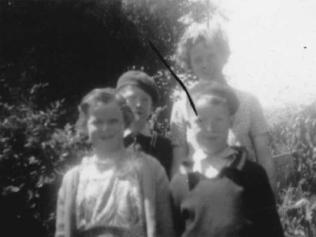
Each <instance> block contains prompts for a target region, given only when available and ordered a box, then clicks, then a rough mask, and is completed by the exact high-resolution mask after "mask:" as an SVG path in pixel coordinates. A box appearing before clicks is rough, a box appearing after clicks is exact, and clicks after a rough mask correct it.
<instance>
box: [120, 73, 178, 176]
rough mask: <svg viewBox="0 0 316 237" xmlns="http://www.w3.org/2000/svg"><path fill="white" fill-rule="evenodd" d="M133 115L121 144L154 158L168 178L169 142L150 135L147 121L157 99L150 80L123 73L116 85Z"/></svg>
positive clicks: (139, 74)
mask: <svg viewBox="0 0 316 237" xmlns="http://www.w3.org/2000/svg"><path fill="white" fill-rule="evenodd" d="M116 89H117V91H118V93H119V94H120V95H121V96H122V97H124V98H125V99H126V101H127V104H128V106H129V107H130V108H131V110H132V112H133V114H134V122H133V123H132V124H131V126H130V127H129V128H128V129H127V130H126V131H125V134H124V143H125V145H126V146H127V147H129V146H134V147H137V148H138V149H140V150H142V151H143V152H145V153H147V154H149V155H151V156H153V157H155V158H156V159H157V160H159V162H160V163H161V165H162V166H163V167H164V168H165V171H166V173H167V175H168V176H169V177H170V169H171V164H172V145H171V142H170V140H169V139H167V138H165V137H162V136H160V135H157V134H156V133H154V132H153V131H151V129H150V127H149V124H148V120H149V118H150V117H151V115H152V113H153V110H154V108H155V107H156V106H157V105H158V100H159V95H158V91H157V88H156V85H155V82H154V80H153V78H152V77H150V76H149V75H147V74H146V73H144V72H142V71H136V70H130V71H127V72H125V73H123V74H122V75H121V76H120V77H119V79H118V81H117V85H116Z"/></svg>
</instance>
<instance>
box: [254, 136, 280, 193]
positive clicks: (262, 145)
mask: <svg viewBox="0 0 316 237" xmlns="http://www.w3.org/2000/svg"><path fill="white" fill-rule="evenodd" d="M268 140H269V138H268V134H267V133H265V134H261V135H258V136H255V137H254V139H253V143H254V147H255V152H256V155H257V159H258V162H259V163H260V164H261V165H262V166H263V167H264V169H265V170H266V172H267V175H268V177H269V181H270V185H271V187H272V189H273V191H274V193H276V180H275V166H274V162H273V160H272V156H271V152H270V149H269V146H268Z"/></svg>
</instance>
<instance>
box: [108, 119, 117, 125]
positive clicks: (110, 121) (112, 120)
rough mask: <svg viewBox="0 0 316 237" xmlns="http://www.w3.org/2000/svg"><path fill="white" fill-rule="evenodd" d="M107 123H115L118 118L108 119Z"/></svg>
mask: <svg viewBox="0 0 316 237" xmlns="http://www.w3.org/2000/svg"><path fill="white" fill-rule="evenodd" d="M109 123H110V124H116V123H118V119H110V120H109Z"/></svg>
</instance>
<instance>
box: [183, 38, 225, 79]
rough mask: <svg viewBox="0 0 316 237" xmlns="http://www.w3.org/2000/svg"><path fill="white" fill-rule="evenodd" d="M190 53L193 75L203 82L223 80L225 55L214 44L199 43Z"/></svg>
mask: <svg viewBox="0 0 316 237" xmlns="http://www.w3.org/2000/svg"><path fill="white" fill-rule="evenodd" d="M189 53H190V65H191V69H192V71H193V73H194V74H195V75H196V76H197V77H198V78H199V79H200V80H203V81H210V80H218V79H219V78H222V72H223V67H224V60H223V55H222V54H221V52H220V50H218V49H217V47H216V45H215V44H214V43H213V44H211V43H209V42H205V41H199V42H198V43H197V44H195V45H193V47H192V48H191V50H190V51H189Z"/></svg>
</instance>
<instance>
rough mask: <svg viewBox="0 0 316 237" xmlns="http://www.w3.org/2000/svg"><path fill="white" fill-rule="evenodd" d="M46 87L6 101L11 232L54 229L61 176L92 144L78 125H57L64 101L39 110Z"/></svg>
mask: <svg viewBox="0 0 316 237" xmlns="http://www.w3.org/2000/svg"><path fill="white" fill-rule="evenodd" d="M40 88H41V86H38V85H36V86H33V87H32V88H30V89H29V90H27V91H28V92H27V93H25V94H24V95H23V98H24V99H25V100H20V102H19V103H15V104H14V105H11V104H9V103H6V102H2V101H0V114H1V116H0V187H1V202H0V203H1V222H2V224H3V226H4V227H5V228H6V227H7V228H9V229H8V231H9V232H7V231H4V233H10V236H18V235H19V233H21V232H23V233H24V234H25V235H26V236H48V233H50V234H51V233H53V224H54V210H55V204H56V203H55V202H56V194H57V190H58V187H59V183H60V180H61V177H62V175H63V173H64V171H65V170H66V169H68V167H69V166H71V165H73V164H74V163H76V162H78V160H77V159H78V157H81V156H82V154H83V152H84V151H85V148H86V147H87V146H86V145H85V142H84V141H83V140H82V139H81V138H80V137H78V136H76V134H75V131H74V126H72V125H69V124H67V125H66V126H65V128H64V129H59V128H58V127H57V122H58V118H59V117H60V116H61V115H62V114H63V108H62V107H63V105H62V102H61V101H57V102H55V103H52V104H50V105H49V106H47V108H46V109H45V110H40V109H38V108H36V106H35V104H34V103H33V99H34V97H36V96H35V95H36V91H37V90H38V89H40Z"/></svg>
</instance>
